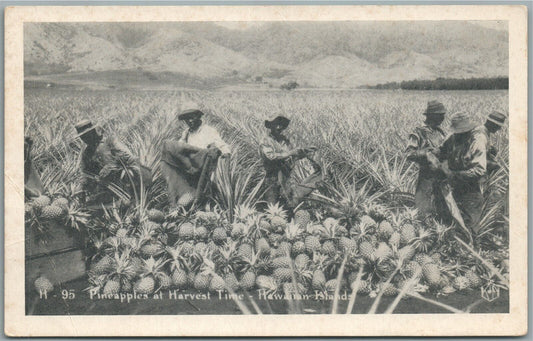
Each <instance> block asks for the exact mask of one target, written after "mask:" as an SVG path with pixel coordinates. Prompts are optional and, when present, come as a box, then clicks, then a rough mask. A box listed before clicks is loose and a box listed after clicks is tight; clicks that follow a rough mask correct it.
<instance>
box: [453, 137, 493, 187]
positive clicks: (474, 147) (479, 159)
mask: <svg viewBox="0 0 533 341" xmlns="http://www.w3.org/2000/svg"><path fill="white" fill-rule="evenodd" d="M469 154H470V157H469V159H470V160H469V161H468V168H467V169H466V170H461V171H455V172H454V174H453V176H454V177H455V178H457V179H459V180H464V181H468V180H475V179H479V178H480V177H482V176H483V175H485V173H486V172H487V142H486V140H485V138H484V135H481V134H479V135H477V136H475V138H474V140H473V141H472V144H471V145H470V148H469Z"/></svg>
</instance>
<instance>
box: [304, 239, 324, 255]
mask: <svg viewBox="0 0 533 341" xmlns="http://www.w3.org/2000/svg"><path fill="white" fill-rule="evenodd" d="M304 243H305V251H306V252H307V253H309V254H313V253H314V252H318V251H320V249H321V247H322V245H321V244H320V239H319V238H318V237H317V236H314V235H308V236H307V237H305V240H304Z"/></svg>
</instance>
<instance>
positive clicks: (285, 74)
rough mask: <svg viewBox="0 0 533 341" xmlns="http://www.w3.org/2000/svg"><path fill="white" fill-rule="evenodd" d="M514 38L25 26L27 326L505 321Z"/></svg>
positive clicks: (319, 27) (272, 26) (308, 27)
mask: <svg viewBox="0 0 533 341" xmlns="http://www.w3.org/2000/svg"><path fill="white" fill-rule="evenodd" d="M509 36H510V22H509V21H508V20H387V21H385V20H381V21H380V20H369V21H365V20H340V21H335V20H322V21H313V20H303V21H288V20H281V21H280V20H277V21H275V20H270V21H268V20H267V21H149V22H146V21H144V22H143V21H131V20H128V21H127V22H125V21H123V22H102V21H79V22H76V21H70V22H44V21H43V22H24V23H23V35H22V37H23V42H22V43H23V92H22V91H21V93H23V109H21V110H22V111H23V116H21V117H20V120H21V122H22V120H23V125H24V128H23V132H24V169H23V170H22V169H19V172H21V174H22V173H23V175H24V195H23V196H24V261H23V262H22V260H20V263H19V264H20V265H22V264H24V283H22V282H21V283H20V285H21V286H24V291H23V292H24V293H23V295H24V298H23V302H24V315H25V316H27V317H30V316H77V315H92V316H94V315H96V316H99V315H101V316H109V315H127V316H133V315H217V316H221V315H224V316H226V315H256V316H257V315H261V316H267V315H322V316H325V315H331V314H345V315H346V314H353V315H368V314H370V315H372V314H385V315H388V314H394V315H408V316H413V317H416V316H417V315H418V314H432V315H442V316H448V315H453V314H467V315H468V316H470V315H478V314H483V315H486V314H489V315H490V314H509V313H510V297H511V296H512V292H511V283H510V279H511V277H510V268H511V266H510V248H509V246H510V230H512V228H511V229H510V225H511V224H510V221H512V220H510V185H509V184H510V163H509V159H510V153H511V148H510V143H509V140H510V137H509V136H510V128H509V127H510V123H509V122H510V120H512V119H513V115H518V114H517V113H515V112H514V111H513V109H512V108H514V106H511V105H510V102H509V98H510V88H511V89H512V87H510V52H509V51H510V38H509ZM524 117H525V116H520V117H519V116H516V118H517V119H518V118H520V119H523V118H524ZM6 129H7V126H6ZM21 153H22V151H21ZM521 167H525V165H522V166H521ZM524 171H525V170H524ZM524 205H525V204H524ZM511 206H512V205H511ZM517 221H518V220H517ZM515 228H516V229H518V228H522V227H515ZM19 229H22V227H19ZM524 231H525V230H524ZM20 265H19V266H20ZM21 292H22V291H21ZM21 299H22V297H21ZM467 315H464V316H467ZM424 316H425V315H424ZM408 320H409V317H408V318H407V321H408ZM383 328H384V329H386V327H385V326H383ZM384 334H386V331H384Z"/></svg>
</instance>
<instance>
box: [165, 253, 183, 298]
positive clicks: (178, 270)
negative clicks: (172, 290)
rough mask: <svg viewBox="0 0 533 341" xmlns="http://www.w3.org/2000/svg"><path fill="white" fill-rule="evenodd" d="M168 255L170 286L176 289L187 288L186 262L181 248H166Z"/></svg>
mask: <svg viewBox="0 0 533 341" xmlns="http://www.w3.org/2000/svg"><path fill="white" fill-rule="evenodd" d="M167 252H168V254H169V255H170V271H171V281H172V284H173V285H174V286H175V287H177V288H178V289H185V288H187V284H188V281H187V262H186V258H185V257H184V255H183V247H181V246H178V247H176V248H172V247H167Z"/></svg>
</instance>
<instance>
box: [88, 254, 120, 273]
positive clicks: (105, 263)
mask: <svg viewBox="0 0 533 341" xmlns="http://www.w3.org/2000/svg"><path fill="white" fill-rule="evenodd" d="M113 265H114V260H113V258H111V257H109V256H108V255H105V256H104V257H102V258H101V259H100V260H99V261H98V262H96V263H93V265H92V269H91V270H92V271H93V272H94V273H95V274H98V275H99V274H103V273H106V272H108V271H110V270H112V269H113Z"/></svg>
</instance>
